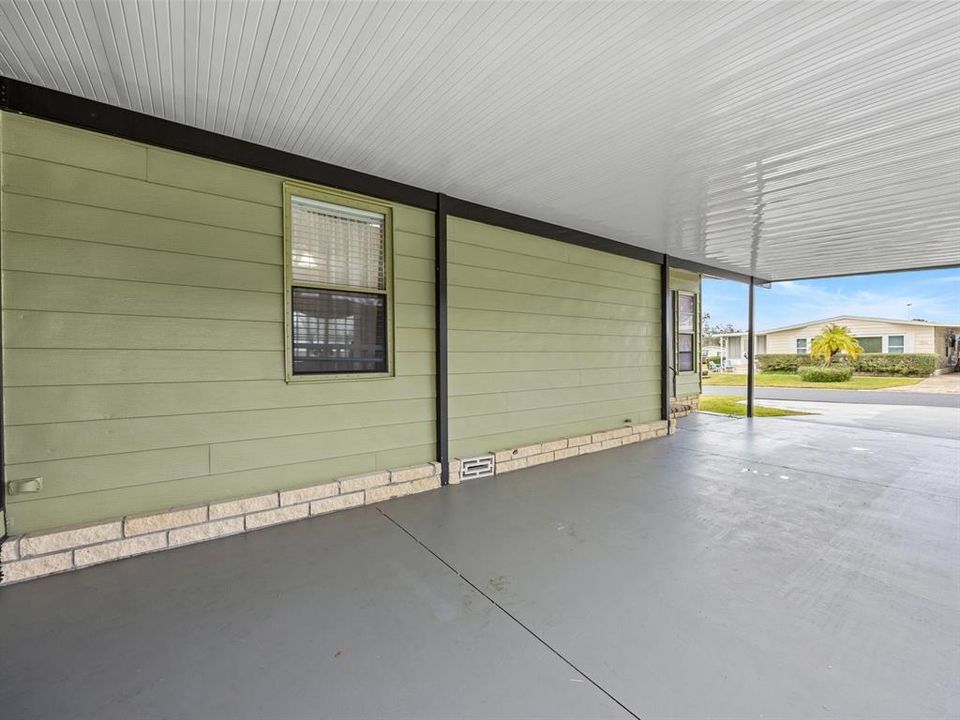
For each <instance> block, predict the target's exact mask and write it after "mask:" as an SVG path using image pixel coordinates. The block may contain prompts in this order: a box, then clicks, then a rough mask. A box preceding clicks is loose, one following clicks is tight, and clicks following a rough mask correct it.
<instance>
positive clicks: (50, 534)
mask: <svg viewBox="0 0 960 720" xmlns="http://www.w3.org/2000/svg"><path fill="white" fill-rule="evenodd" d="M675 427H676V421H675V420H671V421H670V422H669V424H668V423H667V422H664V421H662V420H661V421H656V422H651V423H646V424H643V425H627V426H624V427H620V428H616V429H613V430H605V431H602V432H596V433H592V434H590V435H582V436H578V437H572V438H564V439H560V440H553V441H550V442H543V443H537V444H535V445H526V446H523V447H518V448H511V449H508V450H499V451H495V452H493V453H492V454H493V455H494V458H495V461H494V467H495V473H496V474H498V475H499V474H501V473H505V472H510V471H512V470H519V469H521V468H525V467H532V466H534V465H540V464H542V463H547V462H553V461H555V460H563V459H565V458H569V457H573V456H575V455H584V454H587V453H592V452H597V451H600V450H609V449H611V448H615V447H620V446H622V445H628V444H630V443H635V442H640V441H642V440H649V439H652V438H655V437H663V436H665V435H667V434H668V433H672V432H673V431H674V429H675ZM459 482H460V460H459V459H453V460H451V461H450V483H451V484H457V483H459ZM439 487H440V464H439V463H437V462H430V463H424V464H422V465H414V466H412V467H406V468H399V469H396V470H380V471H377V472H372V473H366V474H363V475H352V476H350V477H344V478H339V479H338V480H333V481H330V482H326V483H322V484H319V485H311V486H309V487H302V488H295V489H292V490H278V491H274V492H269V493H263V494H261V495H253V496H250V497H243V498H236V499H233V500H221V501H217V502H211V503H206V504H202V505H191V506H188V507H178V508H171V509H169V510H163V511H160V512H153V513H144V514H139V515H127V516H126V517H122V518H116V519H113V520H107V521H103V522H98V523H91V524H87V525H79V526H75V527H67V528H59V529H56V530H47V531H43V532H37V533H27V534H25V535H20V536H14V537H9V538H6V539H5V540H3V541H2V543H0V585H11V584H13V583H17V582H22V581H24V580H32V579H34V578H38V577H43V576H46V575H54V574H57V573H62V572H67V571H69V570H78V569H81V568H85V567H90V566H92V565H99V564H101V563H105V562H110V561H112V560H119V559H121V558H127V557H132V556H135V555H143V554H145V553H151V552H157V551H159V550H167V549H170V548H176V547H181V546H183V545H192V544H193V543H198V542H203V541H206V540H215V539H217V538H222V537H227V536H229V535H236V534H238V533H242V532H250V531H252V530H259V529H261V528H265V527H269V526H271V525H279V524H281V523H287V522H293V521H295V520H303V519H305V518H308V517H313V516H317V515H326V514H327V513H331V512H335V511H337V510H346V509H347V508H352V507H359V506H361V505H372V504H375V503H380V502H383V501H384V500H390V499H393V498H397V497H402V496H404V495H412V494H414V493H419V492H424V491H426V490H434V489H436V488H439Z"/></svg>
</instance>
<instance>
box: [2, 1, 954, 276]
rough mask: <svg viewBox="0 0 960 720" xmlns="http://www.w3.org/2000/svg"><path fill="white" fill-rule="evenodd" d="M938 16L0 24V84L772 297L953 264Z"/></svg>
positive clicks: (94, 17)
mask: <svg viewBox="0 0 960 720" xmlns="http://www.w3.org/2000/svg"><path fill="white" fill-rule="evenodd" d="M958 49H960V3H940V2H904V3H899V2H885V3H873V2H859V1H857V2H832V3H813V2H773V3H761V2H684V3H680V2H677V3H659V2H635V3H599V2H570V3H532V2H512V3H511V2H502V3H479V2H445V3H422V2H397V3H388V2H362V3H320V2H314V3H307V2H253V1H250V2H247V1H244V0H236V1H234V2H182V1H177V0H169V1H162V0H158V1H157V2H116V1H110V2H107V1H104V0H99V1H94V0H91V1H88V2H73V1H71V0H46V1H31V2H27V1H20V0H2V1H0V73H2V74H4V75H7V76H9V77H13V78H17V79H20V80H25V81H28V82H32V83H36V84H38V85H43V86H46V87H49V88H54V89H57V90H62V91H65V92H69V93H74V94H77V95H82V96H85V97H88V98H92V99H96V100H100V101H103V102H107V103H111V104H114V105H119V106H122V107H125V108H130V109H132V110H137V111H141V112H145V113H149V114H152V115H157V116H160V117H163V118H167V119H170V120H175V121H178V122H182V123H187V124H189V125H194V126H198V127H201V128H204V129H207V130H212V131H215V132H219V133H225V134H227V135H232V136H235V137H239V138H243V139H246V140H251V141H254V142H258V143H262V144H265V145H269V146H272V147H276V148H281V149H283V150H287V151H290V152H294V153H298V154H302V155H306V156H309V157H313V158H317V159H321V160H325V161H328V162H333V163H336V164H339V165H344V166H347V167H350V168H355V169H357V170H362V171H365V172H369V173H373V174H377V175H381V176H384V177H388V178H391V179H395V180H400V181H403V182H407V183H410V184H413V185H418V186H421V187H424V188H428V189H431V190H442V191H444V192H447V193H449V194H452V195H456V196H458V197H462V198H465V199H468V200H473V201H475V202H479V203H483V204H486V205H492V206H495V207H499V208H502V209H505V210H510V211H513V212H517V213H521V214H524V215H529V216H532V217H536V218H540V219H543V220H548V221H551V222H555V223H559V224H563V225H568V226H570V227H574V228H578V229H581V230H586V231H589V232H593V233H596V234H600V235H605V236H608V237H611V238H614V239H616V240H620V241H622V242H628V243H633V244H637V245H642V246H646V247H650V248H653V249H657V250H665V251H667V252H670V253H672V254H675V255H677V256H680V257H685V258H688V259H691V260H698V261H701V262H705V263H708V264H714V265H720V266H723V267H726V268H729V269H735V270H739V271H742V272H745V273H753V274H756V275H759V276H762V277H767V278H772V279H780V278H795V277H803V276H817V275H829V274H838V273H852V272H866V271H878V270H891V269H903V268H908V267H921V266H930V265H942V264H954V263H960V50H958Z"/></svg>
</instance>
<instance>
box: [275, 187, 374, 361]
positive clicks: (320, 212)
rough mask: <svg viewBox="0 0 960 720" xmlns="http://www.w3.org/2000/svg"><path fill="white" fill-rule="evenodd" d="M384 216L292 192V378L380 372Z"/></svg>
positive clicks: (290, 274)
mask: <svg viewBox="0 0 960 720" xmlns="http://www.w3.org/2000/svg"><path fill="white" fill-rule="evenodd" d="M387 225H388V223H387V217H386V216H385V215H384V214H381V213H376V212H371V211H368V210H364V209H360V208H355V207H348V206H342V205H336V204H333V203H328V202H323V201H321V200H316V199H313V198H305V197H300V196H297V195H291V196H290V225H289V233H290V239H289V249H290V257H289V263H290V265H289V281H290V312H291V317H290V342H291V347H290V352H291V354H292V362H291V367H292V371H293V374H294V375H308V374H314V375H316V374H322V373H344V374H345V373H385V372H387V371H388V370H389V367H388V362H387V359H388V353H387V339H388V331H387V327H388V325H387V323H388V317H387V315H388V307H389V302H388V300H389V299H388V295H387V290H388V287H387V264H386V253H387V243H386V228H387Z"/></svg>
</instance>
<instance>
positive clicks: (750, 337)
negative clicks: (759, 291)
mask: <svg viewBox="0 0 960 720" xmlns="http://www.w3.org/2000/svg"><path fill="white" fill-rule="evenodd" d="M754 287H755V283H754V278H752V277H751V278H750V290H749V293H750V294H749V301H748V303H747V314H748V316H749V317H748V319H747V417H751V418H752V417H753V388H754V377H753V376H754V366H753V360H754V358H753V348H754V342H755V340H754V331H753V314H754V313H753V303H754V297H753V296H754Z"/></svg>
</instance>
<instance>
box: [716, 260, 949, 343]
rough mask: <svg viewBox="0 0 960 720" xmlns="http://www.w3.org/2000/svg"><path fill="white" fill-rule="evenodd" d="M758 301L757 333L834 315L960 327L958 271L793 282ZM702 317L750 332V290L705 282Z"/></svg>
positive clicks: (760, 290) (763, 294) (777, 286)
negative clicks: (706, 316) (703, 313)
mask: <svg viewBox="0 0 960 720" xmlns="http://www.w3.org/2000/svg"><path fill="white" fill-rule="evenodd" d="M756 301H757V307H756V314H757V329H758V330H766V329H769V328H774V327H780V326H781V325H792V324H794V323H801V322H805V321H808V320H821V319H823V318H828V317H833V316H835V315H865V316H869V317H883V318H894V319H912V318H923V319H924V320H929V321H931V322H942V323H960V270H926V271H923V272H909V273H888V274H886V275H859V276H856V277H847V278H833V279H828V280H793V281H789V282H782V283H774V284H773V286H772V287H771V288H770V289H769V290H766V289H764V288H761V287H758V288H757V295H756ZM908 303H910V306H909V307H908ZM703 311H704V312H708V313H710V322H711V324H716V323H728V322H729V323H733V324H734V325H736V326H737V327H739V328H740V329H742V330H746V329H747V286H746V285H741V284H740V283H735V282H730V281H727V280H712V279H708V278H704V280H703Z"/></svg>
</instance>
